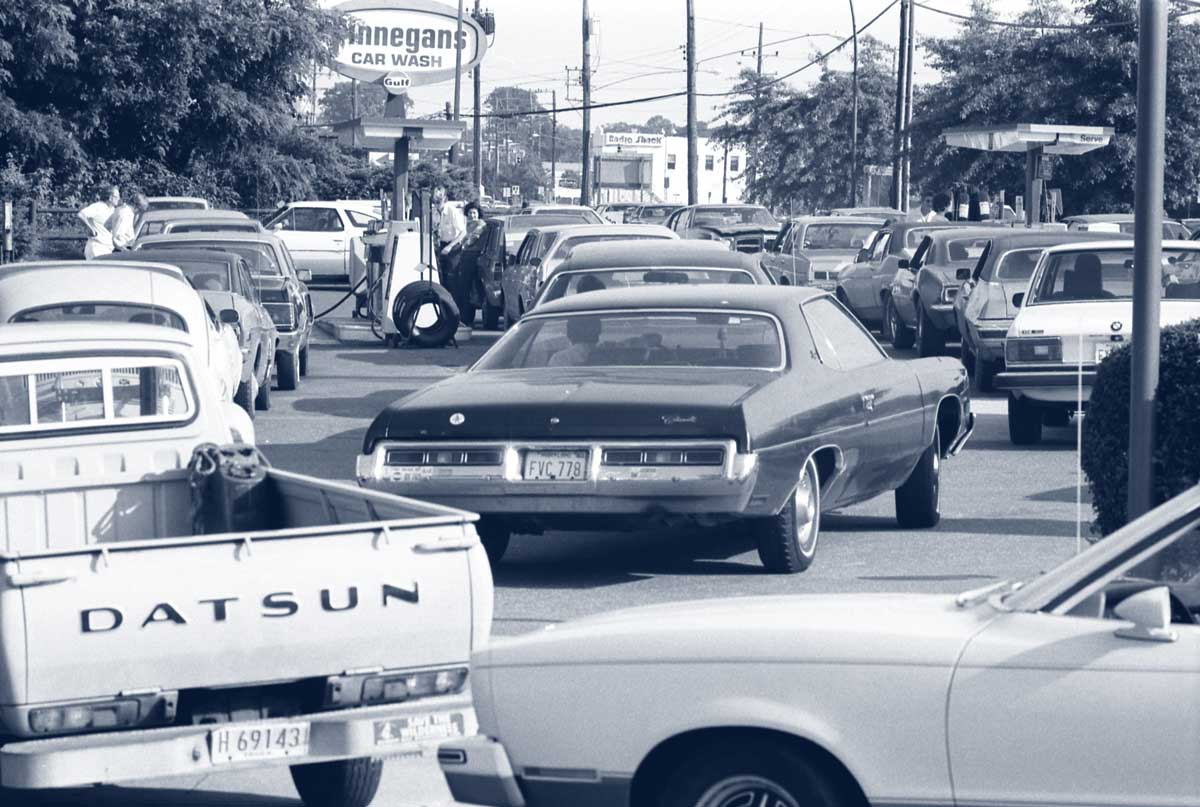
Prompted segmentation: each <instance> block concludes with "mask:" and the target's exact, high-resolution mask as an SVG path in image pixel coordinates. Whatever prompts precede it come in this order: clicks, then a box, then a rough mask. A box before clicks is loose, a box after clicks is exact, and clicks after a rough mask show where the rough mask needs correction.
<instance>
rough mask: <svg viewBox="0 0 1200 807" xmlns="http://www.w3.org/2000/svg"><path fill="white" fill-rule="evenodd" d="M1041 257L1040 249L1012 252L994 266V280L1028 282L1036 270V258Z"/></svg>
mask: <svg viewBox="0 0 1200 807" xmlns="http://www.w3.org/2000/svg"><path fill="white" fill-rule="evenodd" d="M1040 257H1042V250H1040V249H1018V250H1013V251H1012V252H1010V253H1008V254H1007V255H1005V256H1004V257H1002V258H1001V259H1000V262H999V263H998V264H997V265H996V274H995V278H996V280H1029V278H1031V277H1033V270H1034V269H1036V268H1037V262H1038V258H1040Z"/></svg>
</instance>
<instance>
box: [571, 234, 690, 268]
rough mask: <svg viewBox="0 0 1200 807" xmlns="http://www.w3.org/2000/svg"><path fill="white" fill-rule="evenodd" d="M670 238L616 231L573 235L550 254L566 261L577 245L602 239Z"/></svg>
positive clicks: (645, 239) (665, 235)
mask: <svg viewBox="0 0 1200 807" xmlns="http://www.w3.org/2000/svg"><path fill="white" fill-rule="evenodd" d="M663 238H670V236H669V235H667V234H666V233H661V234H653V233H623V234H622V233H614V234H612V235H599V234H594V235H573V236H571V237H570V238H564V239H563V242H562V243H561V244H559V245H558V249H556V250H554V254H553V255H551V256H550V259H551V260H555V261H565V260H566V259H567V258H569V257H571V253H572V252H574V251H575V249H576V248H577V247H580V246H582V245H584V244H598V243H600V242H602V241H648V240H651V239H663Z"/></svg>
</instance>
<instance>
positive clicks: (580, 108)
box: [482, 0, 900, 118]
mask: <svg viewBox="0 0 1200 807" xmlns="http://www.w3.org/2000/svg"><path fill="white" fill-rule="evenodd" d="M899 2H900V0H892V2H890V3H888V4H887V5H886V6H885V7H884V8H883V10H882V11H880V12H879V13H878V14H876V15H875V16H874V17H872V18H871V19H870V20H868V21H867V22H866V23H865V24H864V25H863V26H862V27H860V28H859V29H858V31H856V32H855V33H856V34H862V33H863V32H864V31H866V30H867V29H868V28H870V27H871V26H872V25H874V24H875V23H876V22H878V21H879V20H880V19H881V18H882V17H883V16H884V15H885V14H887V13H888V12H889V11H891V10H892V9H893V8H894V7H895V6H896V4H897V3H899ZM853 39H854V35H851V36H848V37H846V38H845V39H843V40H842V41H841V42H839V43H838V44H837V45H835V46H834V47H832V48H830V49H829V50H827V51H825V52H824V53H821V54H819V55H818V56H817V57H816V58H814V59H812V60H810V61H809V62H807V63H805V64H803V65H801V66H800V67H798V68H796V69H795V70H792V71H789V72H787V73H784V74H783V75H781V76H776V77H775V78H773V79H771V80H769V81H764V82H760V83H758V84H757V85H756V86H757V88H758V89H763V88H766V87H770V86H772V85H775V84H779V83H780V82H783V81H786V80H788V79H789V78H792V77H793V76H796V75H798V74H800V73H802V72H804V71H805V70H807V69H808V68H810V67H813V66H814V65H817V64H820V63H821V62H823V61H825V59H827V58H829V57H830V56H832V55H833V54H834V53H837V52H838V51H839V50H841V49H842V48H844V47H845V46H846V45H848V44H850V42H851V41H852V40H853ZM687 94H688V93H687V90H679V91H677V92H670V93H663V94H661V95H647V96H643V97H641V98H628V99H626V100H623V101H605V102H603V103H599V104H587V105H585V106H574V107H559V108H558V111H559V112H580V111H583V110H585V109H587V110H591V109H608V108H611V107H618V106H632V105H634V104H648V103H651V102H653V101H666V100H669V99H671V98H682V97H684V96H686V95H687ZM741 94H742V92H741V91H740V90H729V91H727V92H698V93H696V94H695V95H696V97H697V98H727V97H729V96H731V95H741ZM546 114H549V110H545V109H540V110H528V111H522V112H503V113H491V114H485V115H483V116H482V117H487V118H515V117H525V116H528V115H546Z"/></svg>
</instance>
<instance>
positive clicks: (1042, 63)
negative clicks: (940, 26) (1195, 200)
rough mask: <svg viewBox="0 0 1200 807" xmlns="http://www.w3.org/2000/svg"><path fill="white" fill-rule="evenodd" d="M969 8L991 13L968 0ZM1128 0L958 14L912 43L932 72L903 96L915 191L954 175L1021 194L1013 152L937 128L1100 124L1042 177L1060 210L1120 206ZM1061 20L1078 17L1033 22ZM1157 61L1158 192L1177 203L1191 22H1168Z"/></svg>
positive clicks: (1129, 54) (1189, 116) (1186, 181)
mask: <svg viewBox="0 0 1200 807" xmlns="http://www.w3.org/2000/svg"><path fill="white" fill-rule="evenodd" d="M972 16H974V17H977V18H984V17H994V16H995V12H994V11H993V9H992V7H991V4H990V3H989V2H985V0H975V1H974V3H973V5H972ZM1136 19H1137V5H1136V2H1135V0H1087V2H1084V3H1083V4H1082V5H1081V6H1080V7H1079V13H1078V14H1071V13H1069V12H1068V9H1067V8H1066V7H1065V6H1064V4H1063V3H1061V2H1056V0H1040V2H1034V3H1031V4H1030V6H1029V8H1028V9H1027V11H1026V12H1025V13H1024V14H1022V15H1021V16H1020V17H1019V18H1018V22H1021V23H1025V24H1026V25H1027V26H1028V27H999V26H993V25H987V24H984V23H980V22H968V23H965V24H964V25H963V26H962V27H961V28H960V29H959V31H958V32H957V33H956V34H955V35H953V36H950V37H946V38H942V39H928V40H925V41H924V42H923V47H924V48H925V49H926V50H927V51H928V53H929V57H930V63H931V64H932V65H933V67H934V68H936V69H937V70H938V71H939V72H940V73H941V80H940V81H939V82H937V83H936V84H932V85H929V86H928V87H926V88H925V89H924V91H922V92H921V93H919V95H918V97H917V98H916V99H915V100H914V116H913V129H914V131H913V144H914V155H913V176H914V178H916V179H917V181H918V183H919V184H920V185H921V186H922V187H924V188H925V189H926V190H940V189H942V188H946V187H949V186H950V185H951V184H952V183H955V182H966V183H972V184H979V185H983V186H985V187H989V188H993V189H1001V188H1003V189H1006V190H1007V191H1009V195H1010V198H1011V197H1012V195H1014V194H1017V193H1024V163H1023V160H1022V158H1021V157H1020V155H1007V154H994V153H987V152H979V151H971V150H965V149H954V148H950V147H947V146H946V145H945V144H944V143H942V142H940V140H939V139H938V135H939V134H940V133H941V132H942V130H943V129H945V128H948V127H951V126H962V125H966V124H989V123H990V124H996V123H1009V122H1028V123H1043V122H1053V123H1067V124H1079V125H1095V126H1112V127H1113V128H1114V129H1115V130H1116V136H1115V137H1114V138H1113V142H1112V143H1111V144H1110V145H1109V146H1107V147H1105V148H1102V149H1097V150H1095V151H1092V152H1090V153H1088V154H1086V155H1083V156H1075V157H1066V158H1063V159H1058V158H1054V159H1053V165H1052V169H1053V179H1052V180H1051V182H1050V185H1052V186H1055V187H1061V188H1063V195H1064V206H1065V207H1066V209H1067V211H1068V212H1072V213H1088V212H1105V211H1124V210H1131V209H1132V206H1133V182H1134V147H1135V137H1136V131H1135V130H1136V121H1137V88H1136V77H1137V26H1136V24H1128V23H1132V22H1134V21H1136ZM1050 23H1073V24H1075V25H1077V26H1078V25H1087V26H1091V27H1086V28H1080V27H1075V28H1067V29H1055V28H1039V27H1037V26H1038V25H1039V24H1043V25H1044V24H1050ZM1168 31H1169V55H1168V63H1167V83H1168V89H1167V93H1168V99H1169V101H1168V104H1167V127H1166V130H1167V138H1166V165H1165V173H1166V178H1165V197H1166V198H1165V200H1164V201H1165V203H1166V206H1167V207H1168V208H1174V209H1180V208H1182V207H1183V206H1185V205H1186V203H1187V201H1188V199H1189V198H1191V197H1192V196H1193V195H1194V194H1195V192H1196V189H1197V187H1200V153H1198V152H1197V151H1196V149H1195V148H1194V144H1195V143H1196V142H1197V140H1198V139H1200V29H1197V28H1196V26H1194V25H1189V24H1183V23H1182V22H1179V21H1172V22H1171V24H1170V26H1169V29H1168Z"/></svg>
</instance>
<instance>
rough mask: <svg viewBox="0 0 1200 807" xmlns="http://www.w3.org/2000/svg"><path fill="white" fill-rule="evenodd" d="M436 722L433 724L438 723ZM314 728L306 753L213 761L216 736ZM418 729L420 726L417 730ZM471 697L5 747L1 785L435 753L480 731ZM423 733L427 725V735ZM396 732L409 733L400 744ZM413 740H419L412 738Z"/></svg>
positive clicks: (96, 780)
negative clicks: (295, 725)
mask: <svg viewBox="0 0 1200 807" xmlns="http://www.w3.org/2000/svg"><path fill="white" fill-rule="evenodd" d="M435 716H436V718H435ZM431 718H435V719H431ZM297 722H304V723H307V724H308V725H309V742H308V748H307V750H306V751H305V752H303V753H293V754H292V755H290V756H281V757H276V758H270V759H245V760H240V761H234V762H219V761H214V758H213V753H212V752H213V747H212V737H213V732H214V731H215V730H218V729H230V728H237V727H239V726H240V727H245V728H252V727H253V728H257V727H260V726H261V727H266V726H272V725H273V726H276V727H279V726H281V725H284V724H289V723H297ZM414 723H416V724H417V725H416V726H414ZM477 725H478V724H477V722H476V720H475V712H474V711H473V709H472V707H471V696H470V693H469V692H464V693H459V694H456V695H447V696H443V697H433V698H422V699H420V700H417V701H413V702H411V703H399V704H389V705H386V706H375V707H368V708H356V709H346V710H342V711H336V712H318V713H312V714H307V715H301V716H298V717H292V718H280V719H275V720H264V721H251V722H245V723H222V724H210V725H204V726H172V727H168V728H161V729H148V730H144V731H119V732H112V733H107V734H85V735H80V736H75V737H55V738H51V739H46V740H31V741H28V742H19V743H11V744H9V745H5V746H4V747H3V748H0V783H2V784H3V785H4V786H5V787H11V788H22V789H42V788H53V787H74V786H78V785H87V784H94V783H100V782H123V781H129V780H132V779H145V778H150V777H158V776H183V775H191V774H205V773H218V772H221V771H226V770H239V769H245V768H257V767H264V766H274V765H302V764H307V763H312V762H329V761H332V760H337V759H351V758H354V757H379V756H388V755H393V754H401V753H413V752H416V751H424V750H425V749H432V748H434V747H435V746H436V745H437V744H438V743H440V742H442V741H444V740H447V739H453V738H454V737H456V736H457V737H464V736H468V737H469V736H471V735H472V734H474V733H475V731H476V728H477ZM420 726H428V728H427V729H422V728H420ZM397 732H401V733H402V734H404V736H403V737H402V736H401V735H398V734H397ZM414 734H422V735H424V736H423V737H422V738H421V739H407V738H408V737H412V736H413V735H414Z"/></svg>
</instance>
